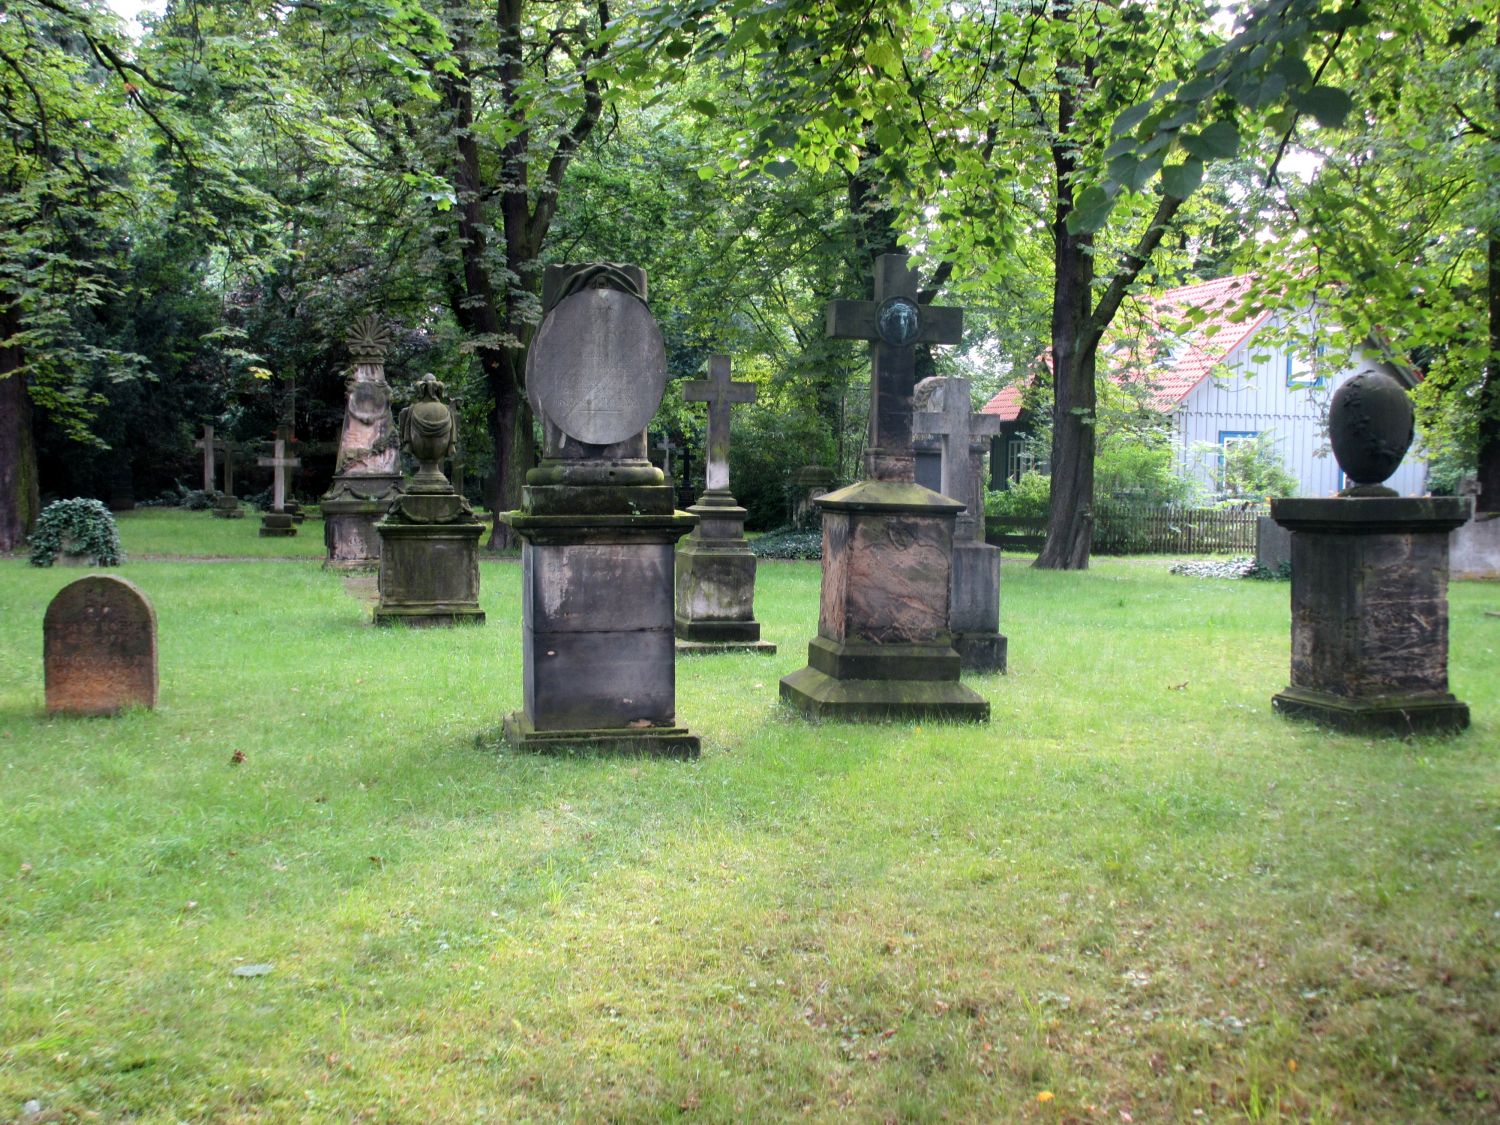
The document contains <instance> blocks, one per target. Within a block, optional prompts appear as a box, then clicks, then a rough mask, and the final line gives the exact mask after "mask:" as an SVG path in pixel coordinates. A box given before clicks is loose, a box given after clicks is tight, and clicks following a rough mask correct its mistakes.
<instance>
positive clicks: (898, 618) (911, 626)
mask: <svg viewBox="0 0 1500 1125" xmlns="http://www.w3.org/2000/svg"><path fill="white" fill-rule="evenodd" d="M916 297H917V278H916V272H915V271H914V270H912V269H911V268H910V267H909V266H908V265H907V261H906V255H904V254H884V255H881V256H880V257H879V258H877V259H876V261H875V299H874V300H873V301H833V302H831V303H830V304H829V306H828V326H827V333H828V335H829V336H831V337H834V338H837V339H855V340H868V341H869V342H870V352H871V374H870V439H869V445H868V447H867V449H866V451H865V475H866V478H867V479H865V480H862V481H856V482H855V483H854V484H851V485H849V486H848V487H847V488H841V489H839V490H838V491H837V492H830V493H829V494H828V495H826V496H824V497H822V498H821V499H820V500H819V501H818V504H819V506H820V507H821V508H822V510H823V593H822V600H821V605H820V607H819V614H818V635H817V636H816V637H815V638H813V640H812V642H811V643H810V644H809V645H808V665H807V667H805V668H803V669H801V670H800V671H797V672H793V673H792V674H791V675H790V676H786V677H783V679H782V681H781V698H782V699H783V700H784V701H785V702H787V703H789V704H791V705H792V706H793V707H795V708H797V710H799V711H801V712H803V713H804V714H806V715H811V716H823V717H827V718H835V719H850V720H879V719H889V718H917V717H923V716H926V717H933V718H944V719H958V720H966V721H972V722H988V721H989V716H990V705H989V703H988V701H987V700H985V699H984V698H983V697H982V696H980V695H978V694H977V693H975V692H973V691H971V690H970V689H969V688H967V687H965V686H964V685H963V684H961V683H960V682H959V657H958V653H957V652H956V651H955V650H954V648H953V640H952V636H951V634H950V632H949V629H948V598H949V584H950V582H951V580H952V571H953V526H954V519H955V517H956V516H957V515H958V513H959V512H960V511H962V510H963V508H964V505H963V504H962V503H960V502H959V501H957V500H953V499H950V498H948V497H946V496H943V495H941V494H939V493H937V492H934V491H932V490H931V489H929V488H923V487H922V486H921V485H919V484H917V483H916V480H915V479H914V477H913V472H914V461H915V458H914V455H913V452H912V389H913V384H914V383H915V380H916V355H915V351H914V349H915V347H916V345H917V344H922V343H926V344H956V343H958V342H959V339H960V338H961V336H962V332H963V310H962V309H954V308H938V307H934V306H931V305H926V306H923V305H919V304H918V303H917V299H916Z"/></svg>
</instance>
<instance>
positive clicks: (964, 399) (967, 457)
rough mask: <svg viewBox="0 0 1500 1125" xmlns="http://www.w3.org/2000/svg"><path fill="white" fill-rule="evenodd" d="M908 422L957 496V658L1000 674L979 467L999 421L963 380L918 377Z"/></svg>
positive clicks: (951, 612)
mask: <svg viewBox="0 0 1500 1125" xmlns="http://www.w3.org/2000/svg"><path fill="white" fill-rule="evenodd" d="M913 401H914V403H915V405H916V408H917V413H916V416H915V420H914V422H913V426H914V427H915V429H916V431H917V433H918V434H925V435H928V436H929V439H930V440H932V441H933V442H934V443H935V444H936V445H937V454H938V486H937V490H938V491H939V492H941V493H942V494H943V495H944V496H948V497H951V498H952V499H954V500H958V501H961V502H962V503H963V505H964V510H963V511H961V512H959V513H958V518H957V520H956V521H955V523H954V529H953V582H952V586H951V589H950V591H949V595H948V628H949V630H950V631H951V632H952V633H953V647H954V648H955V649H957V650H958V656H959V661H960V663H961V664H962V666H963V667H964V668H965V669H966V670H968V671H971V672H1003V671H1005V650H1006V640H1005V637H1004V636H1003V635H1002V634H1001V632H1000V549H999V548H998V547H992V546H990V545H989V544H988V543H986V542H985V541H984V465H985V458H986V457H987V455H988V454H989V448H990V438H991V437H992V436H993V435H995V434H997V433H999V432H1000V419H999V418H997V417H995V416H994V415H993V414H978V413H975V412H974V409H973V404H972V402H971V400H970V397H969V381H968V380H967V379H939V378H932V379H923V380H922V381H921V382H920V383H918V384H917V386H916V391H915V394H914V395H913Z"/></svg>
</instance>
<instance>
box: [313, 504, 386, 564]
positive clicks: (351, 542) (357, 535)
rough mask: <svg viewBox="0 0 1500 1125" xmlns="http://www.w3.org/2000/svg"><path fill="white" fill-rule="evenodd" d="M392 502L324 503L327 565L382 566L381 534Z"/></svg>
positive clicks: (324, 541) (324, 537)
mask: <svg viewBox="0 0 1500 1125" xmlns="http://www.w3.org/2000/svg"><path fill="white" fill-rule="evenodd" d="M389 507H390V501H389V500H380V501H349V500H328V501H325V502H324V503H323V543H324V545H325V546H327V548H328V558H327V560H326V561H325V563H324V565H325V566H327V567H329V568H330V569H334V570H358V569H363V568H366V567H374V566H378V565H379V563H380V533H379V532H377V531H376V530H375V525H376V524H377V523H379V522H380V520H381V519H383V518H384V516H385V513H386V509H387V508H389Z"/></svg>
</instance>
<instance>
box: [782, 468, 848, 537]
mask: <svg viewBox="0 0 1500 1125" xmlns="http://www.w3.org/2000/svg"><path fill="white" fill-rule="evenodd" d="M837 481H838V474H837V473H835V472H834V471H833V470H832V469H830V468H828V467H827V466H826V465H803V466H802V467H801V468H800V469H798V470H797V471H796V472H795V473H793V474H792V479H791V483H790V486H789V487H790V488H791V490H792V525H793V526H794V527H798V528H804V527H808V526H811V525H813V524H815V523H818V522H820V520H821V518H822V514H821V513H820V512H819V511H818V505H817V501H819V500H821V499H822V498H823V497H825V496H827V495H828V493H829V492H831V491H832V490H833V486H834V484H835V483H837Z"/></svg>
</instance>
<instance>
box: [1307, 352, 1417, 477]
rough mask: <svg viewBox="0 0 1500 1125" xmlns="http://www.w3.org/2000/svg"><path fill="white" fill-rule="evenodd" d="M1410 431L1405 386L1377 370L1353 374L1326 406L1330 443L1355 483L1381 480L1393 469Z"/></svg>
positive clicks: (1409, 439)
mask: <svg viewBox="0 0 1500 1125" xmlns="http://www.w3.org/2000/svg"><path fill="white" fill-rule="evenodd" d="M1414 432H1415V431H1414V429H1413V411H1412V405H1411V398H1410V396H1409V395H1407V393H1406V388H1405V387H1403V386H1402V385H1401V384H1400V383H1398V382H1397V381H1396V380H1395V379H1393V378H1392V377H1391V376H1389V375H1387V374H1385V373H1384V372H1381V371H1366V372H1363V373H1362V374H1359V375H1356V376H1354V378H1352V379H1350V380H1349V381H1348V382H1346V383H1345V384H1344V385H1343V386H1341V387H1340V388H1339V389H1338V390H1337V391H1336V392H1334V396H1333V401H1332V402H1331V403H1330V404H1329V406H1328V442H1329V444H1330V445H1331V446H1333V456H1334V458H1335V459H1336V460H1337V461H1338V463H1339V468H1341V469H1343V470H1344V475H1345V476H1347V477H1348V478H1349V479H1350V480H1352V481H1353V482H1354V483H1355V484H1356V485H1373V484H1379V483H1381V482H1382V481H1384V480H1385V479H1386V478H1387V477H1389V476H1390V475H1391V474H1392V473H1394V472H1395V471H1396V469H1397V468H1398V467H1399V466H1400V464H1401V459H1402V458H1403V457H1405V456H1406V451H1407V449H1409V448H1410V447H1411V443H1412V437H1413V435H1414Z"/></svg>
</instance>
